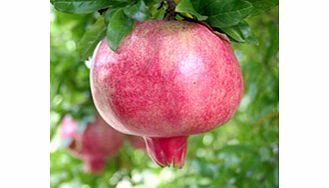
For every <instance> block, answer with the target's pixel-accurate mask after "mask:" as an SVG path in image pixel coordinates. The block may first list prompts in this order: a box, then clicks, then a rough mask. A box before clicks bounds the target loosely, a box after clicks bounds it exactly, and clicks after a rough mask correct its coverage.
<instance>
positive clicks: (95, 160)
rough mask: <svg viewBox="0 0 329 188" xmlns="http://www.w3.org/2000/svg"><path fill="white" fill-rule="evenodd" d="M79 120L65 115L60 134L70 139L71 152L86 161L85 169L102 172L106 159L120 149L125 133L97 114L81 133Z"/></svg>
mask: <svg viewBox="0 0 329 188" xmlns="http://www.w3.org/2000/svg"><path fill="white" fill-rule="evenodd" d="M81 128H82V127H79V125H78V122H77V121H75V120H74V119H73V118H72V117H70V116H65V117H64V119H63V121H62V124H61V130H60V135H61V137H62V138H63V139H70V140H71V142H70V144H69V150H70V152H71V153H72V154H73V155H74V156H75V157H77V158H79V159H81V160H83V161H84V162H85V170H86V171H88V172H91V173H95V174H98V173H101V172H102V171H103V169H104V167H105V163H106V159H107V158H108V157H111V156H114V155H115V154H116V153H118V151H119V150H120V148H121V146H122V144H123V141H124V135H123V134H121V133H119V132H117V131H116V130H114V129H113V128H112V127H110V126H108V125H107V124H106V122H104V120H103V119H102V118H101V117H100V116H99V115H97V116H96V120H95V121H93V122H89V123H88V124H87V126H86V128H85V129H84V130H83V131H82V133H79V129H80V130H81Z"/></svg>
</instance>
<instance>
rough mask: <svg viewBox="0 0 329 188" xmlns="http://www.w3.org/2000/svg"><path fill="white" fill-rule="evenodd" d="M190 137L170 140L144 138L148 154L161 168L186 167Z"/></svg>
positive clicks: (178, 137)
mask: <svg viewBox="0 0 329 188" xmlns="http://www.w3.org/2000/svg"><path fill="white" fill-rule="evenodd" d="M187 138H188V136H177V137H168V138H156V137H144V140H145V144H146V149H147V153H148V154H149V156H150V157H151V159H152V160H153V161H154V162H155V163H157V164H158V165H160V166H161V167H167V166H170V165H171V164H173V166H174V167H178V168H182V167H183V166H184V161H185V156H186V149H187Z"/></svg>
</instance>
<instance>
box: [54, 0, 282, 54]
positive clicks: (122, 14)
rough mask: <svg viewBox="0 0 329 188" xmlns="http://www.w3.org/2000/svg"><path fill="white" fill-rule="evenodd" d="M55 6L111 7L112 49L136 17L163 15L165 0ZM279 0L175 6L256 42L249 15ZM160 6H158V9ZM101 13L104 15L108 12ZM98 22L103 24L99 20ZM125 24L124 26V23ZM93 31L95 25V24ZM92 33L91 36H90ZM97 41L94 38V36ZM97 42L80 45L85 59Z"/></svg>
mask: <svg viewBox="0 0 329 188" xmlns="http://www.w3.org/2000/svg"><path fill="white" fill-rule="evenodd" d="M51 2H52V4H53V5H54V7H55V8H56V9H57V10H59V11H62V12H66V13H75V14H83V13H92V12H96V11H102V10H104V8H105V9H107V11H106V13H105V14H104V15H105V17H107V18H106V19H105V20H106V21H107V22H106V24H105V25H104V26H103V28H101V30H104V29H107V39H108V42H109V46H110V48H111V49H112V50H116V49H117V48H118V47H119V44H120V42H121V41H122V39H123V38H124V37H125V36H126V35H127V34H128V33H129V32H130V31H131V30H132V29H133V25H134V22H135V21H143V20H147V19H163V16H164V14H163V13H164V12H163V11H164V9H165V7H164V6H162V4H163V2H166V1H161V0H111V1H106V0H83V1H81V0H66V1H64V0H51ZM278 3H279V2H278V0H257V1H256V0H193V1H191V0H181V1H179V3H178V4H177V6H176V8H175V12H176V13H178V14H179V15H178V16H177V19H178V18H181V17H183V18H192V19H194V21H195V22H197V21H204V22H206V23H207V24H208V25H210V26H211V27H212V28H213V29H214V30H217V31H220V32H222V33H225V34H227V35H228V36H229V37H230V38H231V39H232V40H233V41H235V42H239V43H255V42H256V39H255V38H254V37H253V33H252V32H251V31H252V30H251V28H250V27H249V24H248V23H247V22H246V21H245V19H246V18H247V17H251V16H255V15H259V14H261V13H264V12H266V11H268V10H270V9H272V8H273V7H275V6H277V5H278ZM154 8H156V10H155V9H154ZM104 15H101V16H104ZM96 26H98V27H99V26H100V25H99V24H98V25H96ZM120 26H121V27H120ZM91 29H92V30H93V31H95V29H94V28H93V27H92V28H91ZM85 35H87V36H84V39H86V38H87V39H88V38H92V39H91V40H93V39H95V38H93V37H92V36H93V35H97V33H96V32H86V34H85ZM89 35H90V36H91V37H89ZM93 41H94V40H93ZM88 43H91V46H92V47H95V44H94V42H89V41H87V40H84V42H82V43H81V44H82V46H83V47H81V48H80V49H81V51H82V54H84V56H82V57H83V58H84V59H85V58H86V56H90V55H91V53H90V48H91V47H90V45H89V44H88Z"/></svg>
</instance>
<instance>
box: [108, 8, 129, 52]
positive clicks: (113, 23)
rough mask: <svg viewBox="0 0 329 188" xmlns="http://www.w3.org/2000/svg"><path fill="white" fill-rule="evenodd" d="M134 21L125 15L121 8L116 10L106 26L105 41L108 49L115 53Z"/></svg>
mask: <svg viewBox="0 0 329 188" xmlns="http://www.w3.org/2000/svg"><path fill="white" fill-rule="evenodd" d="M133 27H134V20H133V19H131V18H129V17H128V16H127V15H125V13H124V11H123V9H122V8H119V9H118V10H116V11H115V12H114V13H113V14H112V16H111V18H110V19H109V24H108V26H107V41H108V45H109V47H110V48H111V49H112V50H113V51H116V50H117V48H118V47H119V44H120V42H121V41H122V39H123V38H124V37H125V36H126V35H127V34H128V33H129V32H130V31H131V30H132V29H133Z"/></svg>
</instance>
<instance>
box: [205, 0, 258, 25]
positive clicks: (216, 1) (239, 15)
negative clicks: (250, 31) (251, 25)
mask: <svg viewBox="0 0 329 188" xmlns="http://www.w3.org/2000/svg"><path fill="white" fill-rule="evenodd" d="M200 7H202V8H201V9H200V13H201V14H203V15H207V16H208V19H207V20H206V22H207V23H208V24H209V25H210V26H212V27H218V28H222V27H231V26H233V25H236V24H238V23H239V22H241V21H242V20H243V19H244V18H246V17H247V16H249V15H250V14H251V12H252V11H253V8H254V7H253V5H252V4H251V3H249V2H248V1H244V0H213V1H212V0H205V1H201V5H200Z"/></svg>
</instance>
